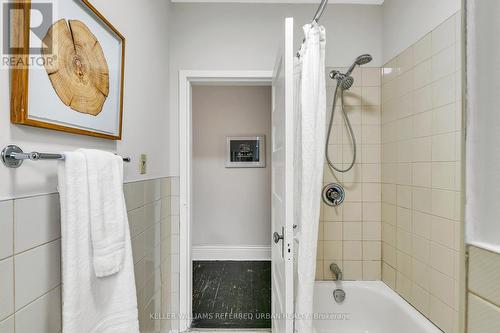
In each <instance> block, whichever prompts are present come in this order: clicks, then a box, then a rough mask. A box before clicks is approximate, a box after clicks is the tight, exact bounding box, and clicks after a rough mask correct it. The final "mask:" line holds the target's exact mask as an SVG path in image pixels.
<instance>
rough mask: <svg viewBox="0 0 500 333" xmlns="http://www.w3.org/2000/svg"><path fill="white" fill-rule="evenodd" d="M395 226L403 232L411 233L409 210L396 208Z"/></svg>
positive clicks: (410, 214)
mask: <svg viewBox="0 0 500 333" xmlns="http://www.w3.org/2000/svg"><path fill="white" fill-rule="evenodd" d="M396 225H397V227H398V228H401V229H402V230H404V231H407V232H411V231H412V213H411V210H410V209H407V208H403V207H398V208H397V210H396Z"/></svg>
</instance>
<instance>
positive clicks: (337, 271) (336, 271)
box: [330, 262, 342, 281]
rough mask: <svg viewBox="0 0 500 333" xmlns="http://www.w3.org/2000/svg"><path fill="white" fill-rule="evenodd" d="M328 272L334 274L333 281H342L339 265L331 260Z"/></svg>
mask: <svg viewBox="0 0 500 333" xmlns="http://www.w3.org/2000/svg"><path fill="white" fill-rule="evenodd" d="M330 272H332V273H333V275H334V281H342V270H341V269H340V267H339V265H337V264H336V263H334V262H332V263H331V264H330Z"/></svg>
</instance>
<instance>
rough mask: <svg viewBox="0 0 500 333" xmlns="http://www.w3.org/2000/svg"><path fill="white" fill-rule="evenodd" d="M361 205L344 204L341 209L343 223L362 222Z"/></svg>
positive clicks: (358, 203) (355, 203) (353, 203)
mask: <svg viewBox="0 0 500 333" xmlns="http://www.w3.org/2000/svg"><path fill="white" fill-rule="evenodd" d="M362 220H363V217H362V204H361V203H360V202H345V203H344V207H343V221H346V222H350V221H354V222H356V221H362Z"/></svg>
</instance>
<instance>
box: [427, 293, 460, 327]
mask: <svg viewBox="0 0 500 333" xmlns="http://www.w3.org/2000/svg"><path fill="white" fill-rule="evenodd" d="M455 313H456V311H454V310H453V309H452V308H451V307H450V306H448V305H446V304H445V303H444V302H442V301H441V300H439V299H438V298H437V297H435V296H433V295H431V300H430V311H429V317H430V319H431V320H432V322H433V323H434V324H436V325H437V326H438V327H439V328H440V329H441V330H443V331H445V332H451V330H452V329H453V320H454V314H455Z"/></svg>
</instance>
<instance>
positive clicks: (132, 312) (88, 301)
mask: <svg viewBox="0 0 500 333" xmlns="http://www.w3.org/2000/svg"><path fill="white" fill-rule="evenodd" d="M65 156H66V159H65V161H64V162H60V165H59V193H60V200H61V234H62V241H61V244H62V245H61V247H62V255H61V256H62V280H63V293H62V294H63V296H62V299H63V309H62V319H63V333H90V332H92V333H109V332H123V333H138V332H139V322H138V314H137V298H136V290H135V278H134V265H133V259H132V246H131V243H130V231H129V226H128V221H127V215H126V214H125V215H124V219H125V223H124V225H123V232H124V245H123V246H124V252H123V259H122V260H121V269H120V270H119V272H117V273H116V274H113V275H110V276H107V277H97V276H96V274H95V271H94V263H93V252H94V250H93V246H92V241H91V234H92V231H91V222H90V220H91V213H90V212H91V202H92V200H93V199H94V198H92V197H91V196H90V190H89V189H90V184H89V179H88V168H87V161H86V157H85V155H84V153H82V152H81V151H77V152H71V153H66V154H65ZM120 195H123V191H120Z"/></svg>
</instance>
